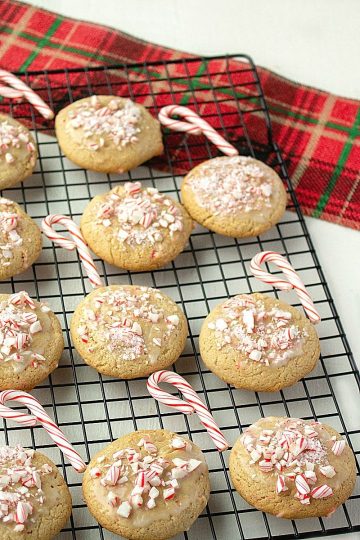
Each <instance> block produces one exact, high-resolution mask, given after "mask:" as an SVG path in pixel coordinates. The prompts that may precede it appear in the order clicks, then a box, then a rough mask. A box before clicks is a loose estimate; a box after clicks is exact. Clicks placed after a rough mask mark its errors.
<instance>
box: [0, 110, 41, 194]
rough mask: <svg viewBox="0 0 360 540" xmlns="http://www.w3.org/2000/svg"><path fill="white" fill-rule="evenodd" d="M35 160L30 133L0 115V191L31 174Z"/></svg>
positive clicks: (14, 121) (18, 124) (33, 143)
mask: <svg viewBox="0 0 360 540" xmlns="http://www.w3.org/2000/svg"><path fill="white" fill-rule="evenodd" d="M36 158H37V152H36V146H35V142H34V139H33V138H32V136H31V135H30V131H29V130H28V129H27V128H26V127H25V126H23V125H22V124H20V122H17V121H16V120H14V118H11V116H7V115H6V114H1V113H0V189H6V188H9V187H12V186H14V185H15V184H17V183H18V182H22V180H25V178H27V177H28V176H30V174H31V173H32V172H33V170H34V167H35V163H36Z"/></svg>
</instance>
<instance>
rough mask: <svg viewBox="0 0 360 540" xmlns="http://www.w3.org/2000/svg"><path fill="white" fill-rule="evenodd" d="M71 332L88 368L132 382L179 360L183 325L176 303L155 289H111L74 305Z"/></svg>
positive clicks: (99, 290)
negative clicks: (131, 380) (76, 305)
mask: <svg viewBox="0 0 360 540" xmlns="http://www.w3.org/2000/svg"><path fill="white" fill-rule="evenodd" d="M70 330H71V337H72V340H73V343H74V345H75V348H76V350H77V351H78V353H79V354H80V356H81V357H82V358H83V359H84V361H85V362H86V363H87V364H89V365H90V366H92V367H93V368H95V369H96V370H97V371H99V372H100V373H103V374H104V375H110V376H112V377H117V378H121V379H135V378H136V377H146V376H147V375H150V373H153V372H154V371H157V370H159V369H165V368H167V367H169V366H170V365H171V364H173V363H174V362H175V361H176V360H177V359H178V357H179V356H180V354H181V353H182V351H183V349H184V346H185V342H186V336H187V323H186V319H185V315H184V314H183V312H182V311H181V309H180V308H178V306H177V305H176V304H175V302H173V300H171V299H170V298H169V297H168V296H166V295H165V294H163V293H161V292H160V291H158V290H157V289H150V288H149V287H138V286H135V285H110V286H108V287H100V288H98V289H96V290H95V291H93V292H91V293H90V294H89V295H88V296H87V297H86V298H85V299H84V300H83V301H82V302H81V303H80V304H79V305H78V307H77V308H76V310H75V313H74V316H73V318H72V320H71V326H70Z"/></svg>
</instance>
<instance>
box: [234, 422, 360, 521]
mask: <svg viewBox="0 0 360 540" xmlns="http://www.w3.org/2000/svg"><path fill="white" fill-rule="evenodd" d="M229 468H230V475H231V479H232V482H233V484H234V487H235V489H236V491H237V492H238V493H239V494H240V495H241V496H242V497H243V498H244V499H245V500H246V501H247V502H248V503H249V504H251V505H252V506H255V508H257V509H258V510H262V511H263V512H268V513H269V514H273V515H275V516H277V517H282V518H286V519H299V518H307V517H320V516H329V515H331V514H332V513H333V512H334V511H335V510H336V509H337V508H338V506H340V505H341V504H342V503H344V502H345V501H346V500H347V499H348V497H350V495H351V493H352V491H353V489H354V485H355V479H356V466H355V458H354V454H353V452H352V450H351V448H350V447H349V446H348V444H347V443H346V441H345V440H344V439H342V438H341V437H340V435H339V433H338V432H337V431H335V429H333V428H332V427H330V426H327V425H326V424H320V423H318V422H315V421H314V420H308V421H306V420H299V419H298V418H281V417H280V418H279V417H274V416H270V417H268V418H262V419H260V420H258V421H257V422H256V423H255V424H253V425H252V426H250V427H249V428H247V429H246V430H245V431H244V433H243V434H242V435H241V437H240V438H239V439H238V440H237V441H236V443H235V445H234V447H233V449H232V450H231V454H230V462H229Z"/></svg>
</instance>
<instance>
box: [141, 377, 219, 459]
mask: <svg viewBox="0 0 360 540" xmlns="http://www.w3.org/2000/svg"><path fill="white" fill-rule="evenodd" d="M159 382H166V383H169V384H172V385H173V386H175V388H177V389H178V390H179V391H180V392H181V393H182V394H183V396H184V398H185V399H186V401H183V400H182V399H180V398H178V397H176V396H172V395H171V394H168V393H167V392H165V391H164V390H161V388H159V386H158V383H159ZM147 389H148V392H149V393H150V394H151V395H152V397H153V398H154V399H156V400H157V401H160V403H163V404H164V405H168V406H169V407H173V408H175V409H177V410H178V411H181V412H182V413H184V414H191V413H193V412H196V413H197V415H198V417H199V419H200V422H201V423H202V425H203V426H204V427H205V428H206V429H207V431H208V433H209V435H210V437H211V438H212V440H213V442H214V444H215V446H216V448H217V449H218V450H219V451H220V452H222V451H223V450H226V448H228V447H229V444H228V442H227V441H226V439H225V437H224V436H223V434H222V433H221V431H220V429H219V427H218V425H217V424H216V422H215V420H214V418H213V416H212V415H211V414H210V412H209V410H208V408H207V407H206V406H205V405H204V403H203V402H202V401H201V399H200V398H199V396H198V395H197V393H196V392H195V390H193V389H192V387H191V386H190V384H189V383H188V382H187V381H186V380H185V379H184V378H183V377H181V375H178V374H177V373H174V372H173V371H165V370H163V371H156V372H155V373H153V374H152V375H150V377H149V378H148V381H147Z"/></svg>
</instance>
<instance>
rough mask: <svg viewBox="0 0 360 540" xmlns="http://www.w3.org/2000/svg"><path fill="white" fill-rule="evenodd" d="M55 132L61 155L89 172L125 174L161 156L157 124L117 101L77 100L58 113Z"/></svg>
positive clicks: (142, 112)
mask: <svg viewBox="0 0 360 540" xmlns="http://www.w3.org/2000/svg"><path fill="white" fill-rule="evenodd" d="M55 130H56V136H57V138H58V141H59V145H60V147H61V149H62V151H63V152H64V154H65V155H66V156H67V157H68V158H69V159H71V160H72V161H73V162H74V163H76V164H77V165H79V166H80V167H83V168H84V169H90V170H92V171H99V172H105V173H111V172H124V171H128V170H129V169H133V168H135V167H137V166H138V165H141V163H144V161H147V160H148V159H150V158H152V157H154V156H159V155H160V154H162V152H163V144H162V138H161V130H160V124H159V122H158V121H157V120H155V118H153V117H152V116H151V114H150V113H149V112H148V111H147V109H146V108H145V107H143V106H142V105H139V104H138V103H133V102H132V101H130V99H124V98H121V97H116V96H91V97H88V98H84V99H79V101H75V103H72V104H71V105H68V106H67V107H65V109H62V110H61V111H60V112H59V114H58V115H57V117H56V120H55Z"/></svg>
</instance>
